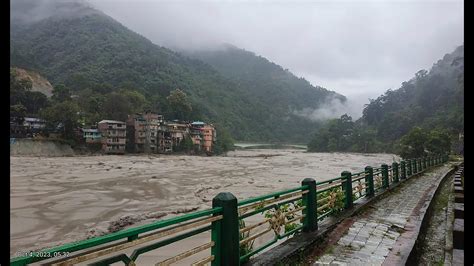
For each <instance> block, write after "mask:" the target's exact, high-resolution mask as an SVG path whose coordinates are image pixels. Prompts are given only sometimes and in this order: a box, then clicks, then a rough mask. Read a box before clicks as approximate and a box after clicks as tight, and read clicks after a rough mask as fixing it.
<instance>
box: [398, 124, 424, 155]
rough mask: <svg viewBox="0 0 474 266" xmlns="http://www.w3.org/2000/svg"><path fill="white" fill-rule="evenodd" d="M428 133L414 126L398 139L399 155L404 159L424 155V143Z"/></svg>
mask: <svg viewBox="0 0 474 266" xmlns="http://www.w3.org/2000/svg"><path fill="white" fill-rule="evenodd" d="M427 140H428V134H427V133H426V131H425V130H424V129H422V128H420V127H414V128H413V129H412V130H411V131H410V132H409V133H408V134H406V135H405V136H403V137H402V138H401V140H400V145H401V147H400V148H401V149H400V156H401V157H402V158H404V159H409V158H418V157H423V156H425V155H426V152H425V143H426V141H427Z"/></svg>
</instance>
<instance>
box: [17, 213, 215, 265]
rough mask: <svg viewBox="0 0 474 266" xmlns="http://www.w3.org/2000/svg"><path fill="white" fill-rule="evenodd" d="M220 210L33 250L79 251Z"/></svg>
mask: <svg viewBox="0 0 474 266" xmlns="http://www.w3.org/2000/svg"><path fill="white" fill-rule="evenodd" d="M220 212H222V208H220V207H216V208H212V209H207V210H202V211H197V212H193V213H188V214H185V215H181V216H177V217H173V218H169V219H165V220H161V221H157V222H153V223H150V224H146V225H142V226H137V227H133V228H129V229H124V230H120V231H118V232H114V233H110V234H106V235H103V236H97V237H92V238H89V239H86V240H81V241H77V242H72V243H68V244H64V245H62V246H59V247H54V248H50V249H45V250H41V251H35V252H33V254H38V253H40V254H41V253H43V254H44V253H46V254H51V253H53V254H54V253H55V252H57V253H59V252H74V251H78V250H82V249H86V248H91V247H96V246H99V245H102V244H106V243H110V242H113V241H117V240H120V239H124V238H128V237H134V236H137V235H138V234H142V233H146V232H150V231H153V230H157V229H161V228H164V227H166V226H169V225H174V224H177V223H181V222H186V221H189V220H193V219H197V218H201V217H204V216H208V215H212V214H218V213H220ZM45 259H49V258H47V257H44V258H42V257H39V256H21V257H15V258H13V259H11V260H10V263H11V264H13V265H15V263H20V264H19V265H24V263H33V262H37V261H40V260H45Z"/></svg>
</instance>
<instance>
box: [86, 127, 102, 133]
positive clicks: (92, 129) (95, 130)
mask: <svg viewBox="0 0 474 266" xmlns="http://www.w3.org/2000/svg"><path fill="white" fill-rule="evenodd" d="M82 132H90V133H99V130H98V129H97V128H83V129H82Z"/></svg>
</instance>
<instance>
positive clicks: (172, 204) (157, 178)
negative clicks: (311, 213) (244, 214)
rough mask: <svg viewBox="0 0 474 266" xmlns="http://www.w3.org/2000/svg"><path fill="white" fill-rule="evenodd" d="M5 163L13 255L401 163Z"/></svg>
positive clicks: (251, 155) (297, 158) (247, 155)
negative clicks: (221, 197)
mask: <svg viewBox="0 0 474 266" xmlns="http://www.w3.org/2000/svg"><path fill="white" fill-rule="evenodd" d="M10 160H11V165H10V173H11V176H10V186H11V187H10V193H11V194H10V198H11V201H10V225H11V232H10V254H11V256H14V255H15V253H16V252H19V251H26V250H37V249H42V248H47V247H52V246H55V245H59V244H64V243H69V242H73V241H77V240H81V239H85V238H88V237H91V236H96V235H101V234H104V233H108V232H110V231H115V230H119V229H123V228H127V226H128V227H129V226H136V225H141V224H146V223H149V222H152V221H156V220H158V219H166V218H171V217H173V216H176V215H181V214H183V213H187V212H189V211H193V210H202V209H206V208H209V207H210V206H211V201H212V198H213V197H214V196H215V195H216V194H218V193H219V192H224V191H227V192H231V193H233V194H234V195H235V196H236V197H237V198H238V199H246V198H249V197H253V196H259V195H263V194H266V193H270V192H276V191H278V190H283V189H288V188H293V187H297V186H299V185H300V183H301V181H302V180H303V179H304V178H306V177H312V178H315V179H316V180H317V181H321V180H325V179H329V178H334V177H337V176H339V174H340V173H341V172H342V171H344V170H348V171H352V172H358V171H362V170H363V168H364V167H365V166H367V165H371V166H379V165H380V164H382V163H392V162H393V161H394V160H399V158H398V157H397V156H395V155H392V154H352V153H306V152H305V151H304V150H301V149H255V150H238V151H234V152H229V153H228V155H227V156H225V157H220V156H219V157H199V156H183V155H150V156H149V155H137V156H134V155H124V156H77V157H13V156H12V157H10ZM170 249H172V248H170ZM144 257H145V258H144V259H146V258H147V257H146V256H144ZM149 257H150V256H149ZM156 259H157V258H156V257H154V258H153V260H155V261H156ZM145 264H147V262H144V264H143V265H145Z"/></svg>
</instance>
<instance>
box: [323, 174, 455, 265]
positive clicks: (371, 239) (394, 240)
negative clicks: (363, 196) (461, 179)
mask: <svg viewBox="0 0 474 266" xmlns="http://www.w3.org/2000/svg"><path fill="white" fill-rule="evenodd" d="M449 169H450V168H449V166H448V165H445V166H442V167H440V168H438V169H436V170H435V171H433V172H428V173H426V174H424V175H423V176H420V177H414V178H412V179H409V180H407V181H405V182H404V184H402V185H401V186H400V187H399V188H397V189H396V190H395V191H394V192H392V193H389V194H388V195H387V196H384V198H382V199H380V200H378V201H377V202H375V203H373V204H372V206H371V207H370V209H369V210H367V211H365V212H363V213H362V214H360V215H358V216H357V217H355V222H354V223H353V224H352V225H351V226H350V227H349V229H348V230H347V231H346V232H345V233H344V234H343V236H342V237H341V238H340V239H339V240H338V241H337V243H336V244H335V245H334V246H333V247H332V248H330V249H329V251H328V252H327V253H326V254H324V255H323V256H321V257H320V258H319V259H318V260H317V261H316V262H315V263H314V265H382V264H384V265H396V264H399V263H397V257H399V256H401V255H402V254H403V246H404V244H406V242H407V239H410V238H414V237H416V234H414V232H413V229H414V227H416V226H414V224H415V225H416V224H418V223H420V222H421V217H420V214H419V209H420V207H421V206H420V204H421V203H423V202H424V200H425V197H426V194H427V193H428V192H430V191H432V190H433V189H435V188H436V186H437V184H438V182H439V181H440V180H441V178H442V177H443V176H444V175H445V174H446V173H447V172H448V170H449ZM405 252H406V251H405ZM403 255H404V256H408V254H403Z"/></svg>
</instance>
